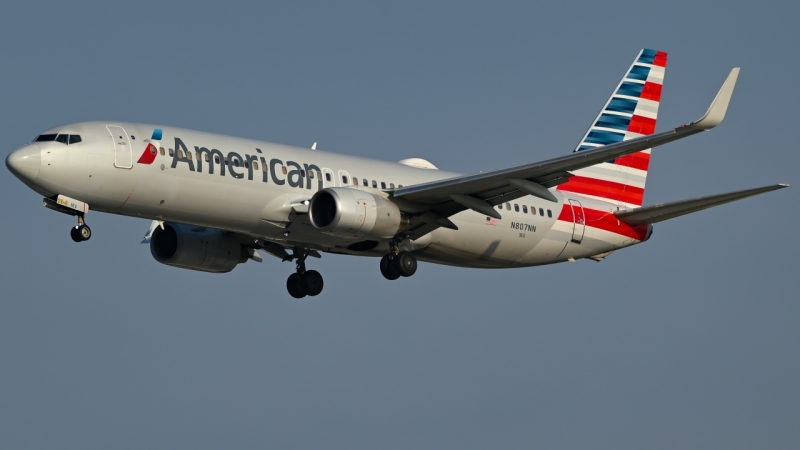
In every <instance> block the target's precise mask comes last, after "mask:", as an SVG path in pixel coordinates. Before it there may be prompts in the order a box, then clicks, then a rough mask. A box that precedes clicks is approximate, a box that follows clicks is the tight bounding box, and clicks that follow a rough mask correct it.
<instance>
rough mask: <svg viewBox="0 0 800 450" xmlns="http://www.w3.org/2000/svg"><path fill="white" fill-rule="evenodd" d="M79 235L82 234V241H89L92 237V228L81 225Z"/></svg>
mask: <svg viewBox="0 0 800 450" xmlns="http://www.w3.org/2000/svg"><path fill="white" fill-rule="evenodd" d="M78 236H80V238H81V240H82V241H88V240H89V239H91V238H92V229H91V228H89V227H87V226H86V225H81V226H79V227H78Z"/></svg>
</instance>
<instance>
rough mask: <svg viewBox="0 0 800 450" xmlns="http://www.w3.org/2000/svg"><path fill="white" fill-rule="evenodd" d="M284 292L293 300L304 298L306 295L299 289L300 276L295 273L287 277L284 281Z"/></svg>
mask: <svg viewBox="0 0 800 450" xmlns="http://www.w3.org/2000/svg"><path fill="white" fill-rule="evenodd" d="M286 290H288V291H289V295H291V296H292V297H294V298H303V297H305V296H306V293H305V292H303V289H302V288H301V287H300V275H298V274H296V273H293V274H291V275H289V278H288V279H287V280H286Z"/></svg>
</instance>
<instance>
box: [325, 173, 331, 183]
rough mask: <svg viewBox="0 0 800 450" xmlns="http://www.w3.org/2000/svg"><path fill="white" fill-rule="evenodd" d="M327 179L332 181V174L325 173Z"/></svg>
mask: <svg viewBox="0 0 800 450" xmlns="http://www.w3.org/2000/svg"><path fill="white" fill-rule="evenodd" d="M325 179H326V180H328V181H331V174H330V173H325Z"/></svg>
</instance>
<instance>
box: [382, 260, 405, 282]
mask: <svg viewBox="0 0 800 450" xmlns="http://www.w3.org/2000/svg"><path fill="white" fill-rule="evenodd" d="M392 262H393V261H392V258H390V257H389V255H385V256H384V257H383V258H381V274H383V277H384V278H386V279H387V280H396V279H398V278H400V274H399V273H398V272H397V270H396V269H395V268H394V264H392Z"/></svg>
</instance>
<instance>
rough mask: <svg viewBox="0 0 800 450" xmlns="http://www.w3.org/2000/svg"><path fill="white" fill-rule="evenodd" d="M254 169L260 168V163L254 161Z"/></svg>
mask: <svg viewBox="0 0 800 450" xmlns="http://www.w3.org/2000/svg"><path fill="white" fill-rule="evenodd" d="M253 170H258V163H257V162H255V161H253Z"/></svg>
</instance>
